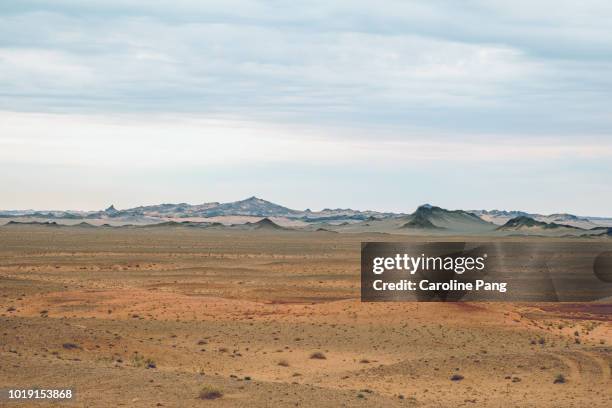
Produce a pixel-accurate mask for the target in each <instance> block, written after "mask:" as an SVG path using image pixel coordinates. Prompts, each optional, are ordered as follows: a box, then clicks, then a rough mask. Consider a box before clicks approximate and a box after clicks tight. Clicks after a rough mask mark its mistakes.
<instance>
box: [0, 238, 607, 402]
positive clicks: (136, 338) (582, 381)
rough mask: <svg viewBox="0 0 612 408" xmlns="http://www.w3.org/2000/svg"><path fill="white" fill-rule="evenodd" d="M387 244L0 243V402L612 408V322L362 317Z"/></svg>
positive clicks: (599, 312) (416, 311)
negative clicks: (64, 392) (373, 247)
mask: <svg viewBox="0 0 612 408" xmlns="http://www.w3.org/2000/svg"><path fill="white" fill-rule="evenodd" d="M402 239H417V238H406V237H402ZM382 240H390V241H392V240H397V237H394V236H391V235H383V234H369V235H365V234H333V233H326V232H316V233H315V232H311V233H305V232H293V231H280V232H266V231H205V230H193V229H180V228H176V229H170V228H168V229H163V228H160V229H154V230H142V229H140V230H138V229H136V230H130V229H125V230H121V229H119V230H111V229H105V230H101V229H86V228H85V229H80V228H52V227H36V226H20V227H4V228H0V388H2V387H20V388H28V387H33V386H41V387H45V388H49V387H72V388H74V389H75V390H76V395H77V397H76V399H75V400H73V401H69V402H63V403H61V404H56V405H53V406H78V407H85V406H87V407H109V406H126V407H151V406H164V407H190V406H197V407H201V406H219V407H221V406H256V407H258V406H259V407H268V406H287V407H288V406H292V407H294V406H313V407H320V406H330V407H332V406H333V407H337V406H363V407H366V406H367V407H369V406H390V407H392V406H400V407H402V406H419V407H449V406H452V407H461V406H468V407H471V406H491V407H500V406H504V407H585V406H589V407H609V406H612V375H611V366H612V324H611V319H612V308H611V307H609V306H601V305H599V306H597V305H592V304H579V305H576V304H539V305H537V304H505V303H470V304H467V303H455V304H441V303H430V304H423V303H420V304H416V303H384V304H382V303H377V304H372V303H361V302H360V301H359V298H358V296H359V248H360V245H359V243H360V242H361V241H382ZM317 352H318V353H320V354H321V356H322V357H323V358H318V359H317V358H312V355H313V353H317ZM147 364H149V365H151V367H149V368H147ZM153 366H154V367H153ZM454 375H459V376H460V378H462V379H460V380H457V381H453V380H451V377H452V376H454ZM559 375H562V376H563V377H564V378H565V382H564V383H554V380H555V378H557V377H558V376H559ZM204 387H211V388H214V389H216V390H219V391H221V392H222V393H223V396H222V397H221V398H218V399H214V400H202V399H200V398H199V397H198V396H199V393H200V391H201V390H202V389H203V388H204ZM2 403H3V402H0V405H2ZM6 405H7V406H52V404H51V403H44V402H32V403H29V404H28V403H6Z"/></svg>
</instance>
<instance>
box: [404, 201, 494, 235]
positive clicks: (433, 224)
mask: <svg viewBox="0 0 612 408" xmlns="http://www.w3.org/2000/svg"><path fill="white" fill-rule="evenodd" d="M403 220H405V221H406V222H404V223H403V224H402V225H401V226H400V228H402V229H411V228H412V229H428V230H441V229H443V230H449V231H463V232H478V231H492V230H494V229H495V225H493V224H491V223H489V222H487V221H484V220H482V219H481V218H480V217H478V216H476V215H474V214H472V213H470V212H467V211H463V210H446V209H444V208H440V207H436V206H432V205H429V204H425V205H422V206H420V207H419V208H417V210H416V211H415V212H414V213H412V214H411V215H409V216H408V217H403Z"/></svg>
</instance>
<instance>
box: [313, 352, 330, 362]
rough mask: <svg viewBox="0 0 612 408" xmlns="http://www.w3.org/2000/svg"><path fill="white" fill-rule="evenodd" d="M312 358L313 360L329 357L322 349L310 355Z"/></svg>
mask: <svg viewBox="0 0 612 408" xmlns="http://www.w3.org/2000/svg"><path fill="white" fill-rule="evenodd" d="M310 358H311V359H313V360H326V359H327V357H325V354H323V353H321V352H320V351H315V352H314V353H312V354H311V355H310Z"/></svg>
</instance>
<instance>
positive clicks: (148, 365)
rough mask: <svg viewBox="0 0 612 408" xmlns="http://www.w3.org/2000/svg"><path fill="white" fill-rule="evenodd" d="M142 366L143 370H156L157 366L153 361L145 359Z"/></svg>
mask: <svg viewBox="0 0 612 408" xmlns="http://www.w3.org/2000/svg"><path fill="white" fill-rule="evenodd" d="M144 366H145V368H157V365H156V364H155V361H154V360H153V359H150V358H147V359H146V360H145V361H144Z"/></svg>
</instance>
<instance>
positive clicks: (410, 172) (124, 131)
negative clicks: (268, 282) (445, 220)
mask: <svg viewBox="0 0 612 408" xmlns="http://www.w3.org/2000/svg"><path fill="white" fill-rule="evenodd" d="M610 21H612V3H610V2H608V1H584V2H574V1H547V0H541V1H533V0H532V1H512V2H510V1H466V2H457V1H410V2H408V1H382V2H369V1H308V2H280V1H246V0H224V1H195V0H194V1H172V2H169V1H164V2H162V1H153V0H148V1H144V0H132V1H118V0H105V1H102V0H99V1H87V2H83V1H67V0H63V1H62V0H54V1H27V0H25V1H19V2H2V3H0V110H1V111H2V112H0V120H1V122H0V171H1V172H2V175H0V181H2V183H3V185H4V186H5V193H3V194H2V196H0V198H1V201H2V204H1V205H0V207H3V208H9V207H12V208H19V207H38V208H41V207H46V208H49V207H57V208H100V207H102V206H103V205H105V204H107V202H108V201H109V200H111V199H112V200H114V201H116V204H117V205H118V206H120V207H121V206H122V205H125V206H127V205H135V204H143V203H146V202H154V201H157V200H160V201H192V202H201V201H207V200H225V199H227V200H231V199H239V198H242V197H243V196H247V195H252V194H256V195H262V196H264V197H265V198H269V199H274V200H276V201H279V202H281V203H282V204H287V205H292V206H295V207H298V208H305V207H312V208H317V206H318V207H325V206H340V205H341V206H351V207H358V208H364V207H370V208H375V209H381V210H382V209H391V210H400V211H409V210H411V209H413V208H414V207H415V206H416V205H418V204H420V203H421V202H420V201H419V200H423V201H436V202H435V204H440V205H444V206H448V207H464V208H479V207H489V208H490V207H503V208H508V209H525V210H531V211H544V212H545V211H549V212H553V211H572V212H578V213H583V214H584V213H590V214H595V215H597V214H608V215H612V214H610V212H611V211H612V210H610V206H609V203H611V202H612V187H610V183H609V180H608V179H609V175H610V174H612V172H611V170H612V169H611V166H612V165H610V163H612V140H611V136H612V135H611V134H610V133H611V132H610V130H611V129H612V75H610V72H612V25H611V24H610ZM366 166H367V170H366ZM282 169H284V170H282ZM42 173H44V174H45V176H44V177H41V174H42ZM50 174H53V175H54V177H50V176H49V175H50ZM75 174H81V175H84V174H87V177H84V176H82V177H75ZM287 174H295V176H296V179H291V180H287ZM458 175H461V177H460V178H459V179H457V178H458ZM105 176H106V177H108V176H110V177H113V178H115V182H114V183H107V182H106V181H105V179H104V177H105ZM68 179H70V180H71V182H70V183H67V184H66V183H63V182H61V181H58V180H68ZM360 179H361V181H360ZM155 180H157V181H158V183H157V184H156V181H155ZM372 180H377V181H376V182H374V183H373V182H372ZM162 181H163V182H162ZM362 181H367V182H368V183H369V186H368V188H369V190H368V189H364V186H363V185H362V184H361V182H362ZM57 183H59V184H57ZM160 183H161V184H160ZM458 183H459V184H458ZM162 184H163V185H164V188H163V189H162V188H161V185H162ZM432 184H434V185H435V186H436V187H437V188H436V189H433V187H432ZM296 186H299V187H300V188H297V187H296ZM395 186H402V187H403V189H402V190H400V191H396V190H395ZM458 186H464V188H463V189H462V190H461V191H463V193H462V192H461V191H456V189H457V188H458ZM477 186H496V187H498V188H497V189H491V188H488V189H487V191H483V189H481V188H478V187H477ZM502 186H503V187H502ZM390 189H394V191H393V192H392V193H390V192H389V191H390ZM294 190H295V191H294ZM511 207H513V208H511Z"/></svg>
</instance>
